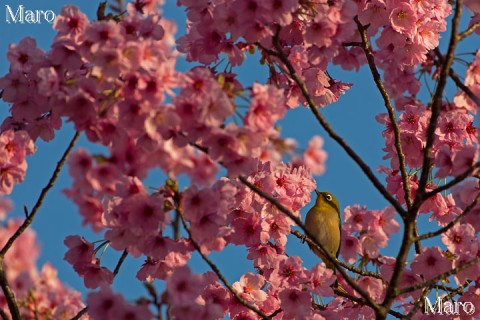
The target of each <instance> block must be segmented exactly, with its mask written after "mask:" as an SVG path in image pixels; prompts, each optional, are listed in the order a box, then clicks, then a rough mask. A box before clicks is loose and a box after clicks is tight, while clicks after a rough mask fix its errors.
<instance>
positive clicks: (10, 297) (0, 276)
mask: <svg viewBox="0 0 480 320" xmlns="http://www.w3.org/2000/svg"><path fill="white" fill-rule="evenodd" d="M79 136H80V133H79V132H76V133H75V135H74V136H73V138H72V140H71V141H70V144H69V145H68V147H67V149H66V150H65V152H64V153H63V155H62V157H61V158H60V160H59V161H58V162H57V166H56V167H55V170H54V171H53V174H52V176H51V177H50V180H49V181H48V183H47V185H46V186H45V187H44V188H43V189H42V192H41V193H40V196H39V197H38V199H37V202H36V203H35V206H34V207H33V209H32V211H31V212H30V214H28V215H27V217H26V218H25V220H24V221H23V223H22V225H20V227H18V229H17V231H15V233H14V234H13V235H12V236H11V237H10V238H9V239H8V241H7V243H5V245H4V246H3V248H2V250H0V285H1V287H2V290H3V294H4V295H5V299H6V300H7V303H8V308H9V310H10V314H11V315H12V319H14V320H17V319H18V320H20V311H19V310H18V305H17V302H16V301H15V294H14V293H13V291H12V290H11V288H10V286H9V284H8V281H7V275H6V274H5V269H4V267H5V266H4V265H3V262H4V260H3V259H4V257H5V254H6V253H7V252H8V250H9V249H10V248H11V247H12V245H13V243H14V242H15V241H16V240H17V239H18V237H20V236H21V235H22V233H23V232H25V230H26V229H27V228H28V227H29V226H30V225H31V224H32V222H33V219H34V218H35V216H36V214H37V213H38V210H39V209H40V207H41V206H42V204H43V200H44V199H45V197H46V195H47V194H48V192H49V191H50V189H52V187H53V186H54V184H55V181H57V178H58V176H59V175H60V171H62V168H63V165H64V163H65V160H66V159H67V157H68V155H69V154H70V152H71V151H72V149H73V147H74V145H75V143H76V142H77V140H78V137H79Z"/></svg>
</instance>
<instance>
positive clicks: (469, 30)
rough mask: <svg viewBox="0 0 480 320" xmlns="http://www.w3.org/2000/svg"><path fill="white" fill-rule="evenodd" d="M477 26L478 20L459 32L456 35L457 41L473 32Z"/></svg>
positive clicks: (479, 26)
mask: <svg viewBox="0 0 480 320" xmlns="http://www.w3.org/2000/svg"><path fill="white" fill-rule="evenodd" d="M477 28H480V21H477V22H475V23H473V24H472V25H471V26H470V27H468V28H467V30H465V31H462V32H460V33H459V34H458V35H457V41H462V40H463V39H465V38H466V37H468V36H469V35H471V34H472V33H474V32H475V30H477Z"/></svg>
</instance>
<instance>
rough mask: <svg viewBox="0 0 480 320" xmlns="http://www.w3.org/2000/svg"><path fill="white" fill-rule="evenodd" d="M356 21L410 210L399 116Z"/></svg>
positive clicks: (360, 26)
mask: <svg viewBox="0 0 480 320" xmlns="http://www.w3.org/2000/svg"><path fill="white" fill-rule="evenodd" d="M354 20H355V23H356V24H357V28H358V32H359V33H360V36H361V38H362V45H361V47H362V49H363V52H364V53H365V57H366V58H367V61H368V66H369V67H370V73H371V74H372V76H373V81H374V82H375V84H376V85H377V88H378V91H379V92H380V94H381V96H382V98H383V103H384V104H385V108H386V109H387V112H388V117H389V119H390V123H391V125H392V129H393V135H394V138H395V150H396V151H397V157H398V161H399V168H400V173H401V175H402V183H403V193H404V195H405V203H406V204H407V209H408V210H410V208H411V206H412V202H411V198H410V197H411V194H410V184H409V183H408V174H407V168H406V165H405V154H404V153H403V150H402V144H401V143H400V128H399V126H398V122H397V117H396V115H395V110H394V108H393V105H392V101H391V100H390V96H389V95H388V92H387V89H386V88H385V85H384V84H383V81H382V77H381V76H380V73H379V72H378V69H377V65H376V64H375V57H374V56H373V53H372V50H371V49H370V45H369V41H368V37H367V29H366V28H365V27H364V26H363V25H362V24H361V23H360V21H359V20H358V17H355V18H354Z"/></svg>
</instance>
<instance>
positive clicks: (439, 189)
mask: <svg viewBox="0 0 480 320" xmlns="http://www.w3.org/2000/svg"><path fill="white" fill-rule="evenodd" d="M478 168H480V161H479V162H477V163H475V164H474V165H473V166H471V167H470V168H469V169H468V170H466V171H465V172H464V173H462V174H461V175H459V176H456V177H455V178H454V179H452V180H450V181H449V182H448V183H446V184H444V185H443V186H440V187H437V188H435V189H434V190H432V191H429V192H426V193H425V194H424V195H423V200H427V199H428V198H430V197H433V196H434V195H436V194H437V193H440V192H442V191H444V190H447V189H450V188H451V187H453V186H455V185H457V184H459V183H460V182H462V181H463V180H465V179H466V178H468V177H469V176H470V175H471V174H472V173H473V172H474V171H475V170H476V169H478Z"/></svg>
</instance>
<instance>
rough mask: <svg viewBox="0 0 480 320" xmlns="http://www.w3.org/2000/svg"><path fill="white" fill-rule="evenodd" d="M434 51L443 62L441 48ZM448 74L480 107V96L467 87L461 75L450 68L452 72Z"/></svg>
mask: <svg viewBox="0 0 480 320" xmlns="http://www.w3.org/2000/svg"><path fill="white" fill-rule="evenodd" d="M434 52H435V55H436V56H437V59H438V61H439V62H440V63H443V57H442V54H441V53H440V50H438V48H435V50H434ZM448 75H449V76H450V78H452V80H453V82H455V84H456V85H457V87H459V88H460V90H462V91H463V92H464V93H465V94H466V95H467V96H468V97H469V98H470V99H471V100H472V101H473V102H474V103H475V104H476V105H477V106H479V107H480V98H479V97H478V96H477V95H476V94H475V93H473V92H472V90H470V88H469V87H467V86H466V85H465V84H464V83H463V81H462V80H460V77H459V75H458V74H457V73H456V72H455V70H453V69H452V68H450V72H449V73H448Z"/></svg>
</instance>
